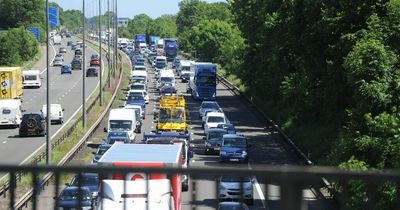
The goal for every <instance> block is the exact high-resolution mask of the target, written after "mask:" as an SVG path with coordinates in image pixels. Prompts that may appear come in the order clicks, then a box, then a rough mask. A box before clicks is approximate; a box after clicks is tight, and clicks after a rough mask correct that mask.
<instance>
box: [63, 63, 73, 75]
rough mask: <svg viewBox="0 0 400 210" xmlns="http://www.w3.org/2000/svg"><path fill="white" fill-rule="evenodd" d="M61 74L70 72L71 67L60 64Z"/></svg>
mask: <svg viewBox="0 0 400 210" xmlns="http://www.w3.org/2000/svg"><path fill="white" fill-rule="evenodd" d="M61 74H72V69H71V67H70V66H68V65H64V66H61Z"/></svg>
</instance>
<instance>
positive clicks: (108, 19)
mask: <svg viewBox="0 0 400 210" xmlns="http://www.w3.org/2000/svg"><path fill="white" fill-rule="evenodd" d="M107 16H108V17H107V39H108V88H110V87H111V81H110V80H111V63H110V62H111V49H110V0H107Z"/></svg>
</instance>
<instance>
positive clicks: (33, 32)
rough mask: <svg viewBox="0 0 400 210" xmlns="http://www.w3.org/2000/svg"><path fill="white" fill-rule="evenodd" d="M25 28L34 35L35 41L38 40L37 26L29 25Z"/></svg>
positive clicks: (38, 30)
mask: <svg viewBox="0 0 400 210" xmlns="http://www.w3.org/2000/svg"><path fill="white" fill-rule="evenodd" d="M26 30H28V31H29V32H31V33H32V34H33V35H34V36H35V38H36V41H39V38H40V28H38V27H29V28H27V29H26Z"/></svg>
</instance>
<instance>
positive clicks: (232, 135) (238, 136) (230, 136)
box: [223, 133, 246, 139]
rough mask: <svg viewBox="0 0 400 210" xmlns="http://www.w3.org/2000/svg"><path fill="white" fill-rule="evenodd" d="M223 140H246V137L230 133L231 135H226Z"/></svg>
mask: <svg viewBox="0 0 400 210" xmlns="http://www.w3.org/2000/svg"><path fill="white" fill-rule="evenodd" d="M223 138H244V139H245V138H246V137H244V136H241V135H238V134H231V133H229V134H225V135H224V136H223Z"/></svg>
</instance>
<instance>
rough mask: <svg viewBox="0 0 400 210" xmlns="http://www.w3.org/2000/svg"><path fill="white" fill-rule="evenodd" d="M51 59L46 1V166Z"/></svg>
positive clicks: (48, 151)
mask: <svg viewBox="0 0 400 210" xmlns="http://www.w3.org/2000/svg"><path fill="white" fill-rule="evenodd" d="M49 57H50V56H49V0H46V77H47V78H46V116H47V117H46V165H50V164H51V142H50V140H51V139H50V69H49V68H50V64H49V60H50V59H49Z"/></svg>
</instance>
